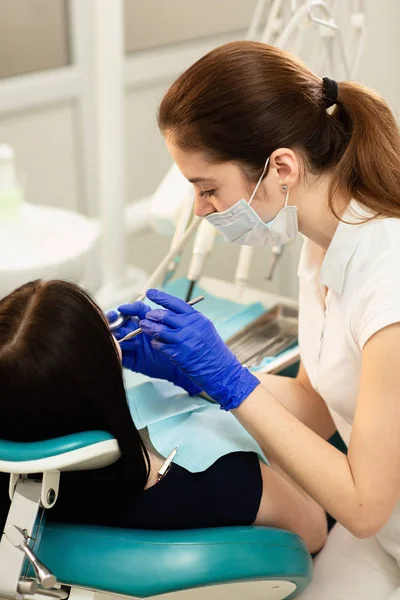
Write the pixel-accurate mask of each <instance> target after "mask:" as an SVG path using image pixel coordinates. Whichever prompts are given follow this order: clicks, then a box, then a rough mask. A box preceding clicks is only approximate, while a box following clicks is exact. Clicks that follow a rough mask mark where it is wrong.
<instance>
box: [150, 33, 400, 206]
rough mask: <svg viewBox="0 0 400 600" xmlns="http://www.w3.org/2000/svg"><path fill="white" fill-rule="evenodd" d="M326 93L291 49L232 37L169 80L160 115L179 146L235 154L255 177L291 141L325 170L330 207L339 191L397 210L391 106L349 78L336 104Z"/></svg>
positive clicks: (397, 150)
mask: <svg viewBox="0 0 400 600" xmlns="http://www.w3.org/2000/svg"><path fill="white" fill-rule="evenodd" d="M326 75H328V76H329V73H327V74H326ZM325 102H326V97H325V91H324V86H323V82H322V79H320V78H319V77H317V76H316V75H315V74H314V73H312V72H311V71H310V70H309V69H308V68H307V67H306V66H305V65H304V64H303V63H301V62H300V61H298V60H297V59H296V58H294V57H293V56H292V55H291V54H289V53H287V52H285V51H283V50H280V49H278V48H275V47H273V46H268V45H266V44H261V43H258V42H248V41H242V42H231V43H228V44H225V45H223V46H220V47H219V48H216V49H215V50H212V51H211V52H209V53H208V54H206V55H205V56H204V57H202V58H201V59H200V60H198V61H197V62H196V63H194V64H193V65H192V66H191V67H189V69H187V70H186V71H185V72H184V73H183V74H182V75H181V76H180V77H179V78H178V79H177V80H176V81H175V83H173V84H172V86H171V87H170V89H169V90H168V91H167V93H166V95H165V96H164V98H163V100H162V102H161V105H160V108H159V113H158V123H159V127H160V130H161V132H162V133H163V134H164V135H167V136H168V135H170V136H172V139H173V142H174V143H175V144H177V145H178V146H179V147H180V148H181V149H183V150H188V151H196V152H201V153H202V154H203V155H204V156H205V157H206V158H208V159H209V160H211V161H217V162H224V161H234V162H236V163H238V164H239V165H240V166H241V167H242V169H243V171H244V173H245V175H246V176H247V178H248V179H249V180H251V181H255V180H256V179H257V178H258V177H259V175H260V173H261V171H262V168H263V165H264V163H265V160H266V157H267V156H269V155H270V154H272V152H273V151H274V150H277V149H278V148H288V147H289V148H292V149H293V150H294V151H296V150H297V151H299V152H300V153H301V155H302V156H303V158H304V160H305V163H306V165H307V167H308V169H310V171H311V172H312V173H315V174H319V173H322V172H329V173H330V175H331V187H330V191H329V206H330V209H331V211H332V212H333V213H334V214H336V211H335V206H334V199H335V192H336V191H339V192H340V193H341V194H345V195H346V196H348V197H349V198H354V199H356V200H358V201H359V202H361V203H362V204H363V205H364V206H366V207H367V208H369V209H371V210H372V211H373V212H375V213H377V215H381V216H386V217H396V218H400V135H399V130H398V127H397V124H396V121H395V118H394V116H393V114H392V112H391V110H390V109H389V107H388V105H387V104H386V103H385V101H384V100H383V99H382V98H380V97H379V96H378V95H377V94H376V93H375V92H373V91H372V90H370V89H368V88H366V87H363V86H361V85H359V84H357V83H352V82H346V81H344V82H339V83H338V99H337V104H336V105H335V107H334V109H333V110H332V111H329V112H328V111H327V110H326V109H325Z"/></svg>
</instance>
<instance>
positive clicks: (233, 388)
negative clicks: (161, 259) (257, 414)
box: [140, 289, 260, 410]
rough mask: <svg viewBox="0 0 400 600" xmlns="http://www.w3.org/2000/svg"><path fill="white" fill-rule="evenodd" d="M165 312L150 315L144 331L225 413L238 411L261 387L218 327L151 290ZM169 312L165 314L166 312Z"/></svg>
mask: <svg viewBox="0 0 400 600" xmlns="http://www.w3.org/2000/svg"><path fill="white" fill-rule="evenodd" d="M147 297H148V298H149V300H152V302H155V304H158V305H159V306H162V307H163V309H159V308H156V309H155V310H150V311H148V312H146V316H145V318H144V319H142V320H141V321H140V327H141V328H142V329H143V331H145V332H146V333H147V334H148V335H149V336H150V337H152V338H153V342H152V345H153V348H157V349H158V350H159V351H160V352H162V353H163V354H164V355H165V356H168V357H169V358H170V359H171V361H172V362H173V363H174V364H175V365H176V366H177V367H179V368H180V369H182V371H183V372H184V373H185V374H186V375H187V376H188V377H189V378H190V379H191V380H192V381H194V382H196V383H197V384H198V385H199V386H201V388H202V389H203V390H204V391H205V392H207V394H208V395H209V396H210V397H211V398H212V399H213V400H215V401H216V402H218V403H219V404H220V405H221V408H223V409H224V410H232V409H234V408H237V407H238V406H239V405H240V404H241V403H242V402H243V401H244V400H245V399H246V398H247V397H248V396H249V395H250V394H251V393H252V392H253V390H254V389H255V388H256V387H257V386H259V385H260V381H259V379H257V377H255V376H254V375H253V374H252V373H251V372H250V371H249V370H248V369H247V368H245V367H243V366H242V365H241V364H240V362H239V361H238V359H237V358H236V356H235V355H234V354H233V353H232V351H231V350H230V349H229V348H228V346H227V345H226V344H225V342H224V341H223V339H222V338H221V337H220V335H219V334H218V332H217V330H216V329H215V327H214V325H213V324H212V322H211V321H210V319H208V318H207V317H205V316H204V315H203V314H201V313H200V312H198V311H197V310H195V309H194V308H193V307H192V306H189V305H188V304H187V303H186V302H184V301H183V300H180V299H179V298H175V296H171V295H170V294H166V293H165V292H160V291H158V290H153V289H152V290H148V291H147ZM164 309H165V310H164Z"/></svg>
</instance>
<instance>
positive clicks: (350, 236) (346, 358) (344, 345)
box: [298, 200, 400, 564]
mask: <svg viewBox="0 0 400 600" xmlns="http://www.w3.org/2000/svg"><path fill="white" fill-rule="evenodd" d="M369 216H371V213H368V212H367V210H366V209H365V208H362V207H361V205H360V204H358V203H357V202H355V201H354V200H353V201H352V202H351V203H350V206H349V207H348V209H347V211H346V213H345V215H344V216H343V217H342V218H343V220H344V221H348V222H351V223H352V224H348V223H343V222H339V225H338V227H337V230H336V232H335V234H334V236H333V239H332V242H331V244H330V246H329V248H328V250H327V251H325V250H323V249H322V248H321V247H320V246H318V245H317V244H315V243H314V242H311V241H310V240H308V239H306V240H305V242H304V245H303V249H302V252H301V256H300V263H299V270H298V275H299V280H300V297H299V306H300V313H299V345H300V355H301V360H302V362H303V364H304V367H305V370H306V372H307V374H308V377H309V379H310V381H311V384H312V386H313V387H314V389H315V390H316V391H317V392H318V393H319V394H320V395H321V396H322V398H323V399H324V400H325V402H326V403H327V406H328V408H329V411H330V413H331V415H332V418H333V420H334V422H335V424H336V427H337V430H338V431H339V433H340V435H341V436H342V438H343V440H344V441H345V443H346V444H348V443H349V440H350V435H351V430H352V425H353V421H354V416H355V411H356V406H357V397H358V391H359V381H360V375H361V361H362V349H363V346H364V345H365V343H366V342H367V340H368V339H369V338H370V337H371V336H372V335H373V334H374V333H376V332H377V331H378V330H379V329H382V328H383V327H386V326H387V325H390V324H392V323H396V322H400V219H375V220H373V221H370V222H368V223H362V222H361V221H362V220H363V219H365V218H366V217H367V218H368V217H369ZM397 351H400V349H397ZM399 418H400V391H399ZM377 537H378V539H379V541H380V542H381V544H382V545H383V546H384V547H385V548H386V550H388V552H390V553H391V554H392V555H393V556H394V557H395V558H396V559H397V561H398V562H399V564H400V505H398V506H397V508H396V509H395V511H394V513H393V514H392V516H391V518H390V520H389V522H388V523H387V524H386V525H385V527H384V528H383V529H382V530H381V532H380V533H379V534H378V536H377Z"/></svg>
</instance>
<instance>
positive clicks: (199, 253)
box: [185, 219, 217, 302]
mask: <svg viewBox="0 0 400 600" xmlns="http://www.w3.org/2000/svg"><path fill="white" fill-rule="evenodd" d="M216 234H217V230H216V229H215V227H213V225H211V224H210V223H209V222H208V221H206V219H203V220H202V222H201V224H200V226H199V229H198V231H197V234H196V237H195V241H194V246H193V254H192V260H191V263H190V266H189V271H188V280H189V288H188V292H187V295H186V298H185V300H186V302H189V300H190V298H191V295H192V292H193V288H194V286H195V285H196V283H197V281H198V280H199V279H200V276H201V273H202V271H203V269H204V265H205V263H206V260H207V258H208V256H209V254H210V252H211V250H212V247H213V245H214V240H215V236H216Z"/></svg>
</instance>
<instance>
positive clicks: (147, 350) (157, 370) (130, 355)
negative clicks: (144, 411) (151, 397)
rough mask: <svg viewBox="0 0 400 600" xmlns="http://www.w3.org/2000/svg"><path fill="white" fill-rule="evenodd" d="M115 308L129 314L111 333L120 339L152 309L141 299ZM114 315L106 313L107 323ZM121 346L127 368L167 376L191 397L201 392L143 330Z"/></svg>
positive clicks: (157, 375) (146, 373)
mask: <svg viewBox="0 0 400 600" xmlns="http://www.w3.org/2000/svg"><path fill="white" fill-rule="evenodd" d="M118 310H119V312H120V313H121V314H122V315H123V316H126V317H128V319H127V321H125V323H123V324H122V325H121V327H118V329H116V330H115V331H114V332H113V335H114V337H115V338H116V339H117V340H120V339H122V338H123V337H125V336H126V335H127V334H128V333H130V332H131V331H134V330H135V329H137V328H138V327H139V319H144V318H145V317H146V313H147V312H149V311H150V310H151V309H150V306H147V304H144V303H143V302H133V303H132V304H124V305H122V306H120V307H119V308H118ZM117 318H118V314H117V313H116V312H109V313H107V319H108V322H109V323H112V322H113V321H115V320H116V319H117ZM120 346H121V350H122V365H123V366H124V367H125V368H126V369H130V370H131V371H136V372H137V373H142V374H143V375H147V376H148V377H155V378H156V379H166V380H167V381H170V382H171V383H173V384H175V385H178V386H179V387H181V388H183V389H184V390H186V391H187V392H188V393H189V394H190V395H191V396H193V395H195V394H199V393H200V392H201V391H202V390H201V388H200V387H199V386H198V385H196V384H195V383H193V382H192V381H191V380H190V379H188V378H187V377H186V375H185V374H184V373H183V372H182V371H181V369H179V367H177V366H176V365H175V364H174V363H173V362H172V361H170V360H169V358H168V357H167V356H165V354H162V353H161V352H160V351H159V350H157V348H154V347H153V346H152V344H151V338H150V337H149V336H148V335H146V333H141V334H140V335H138V336H136V337H134V338H131V339H130V340H127V341H126V342H122V344H121V345H120Z"/></svg>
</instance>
